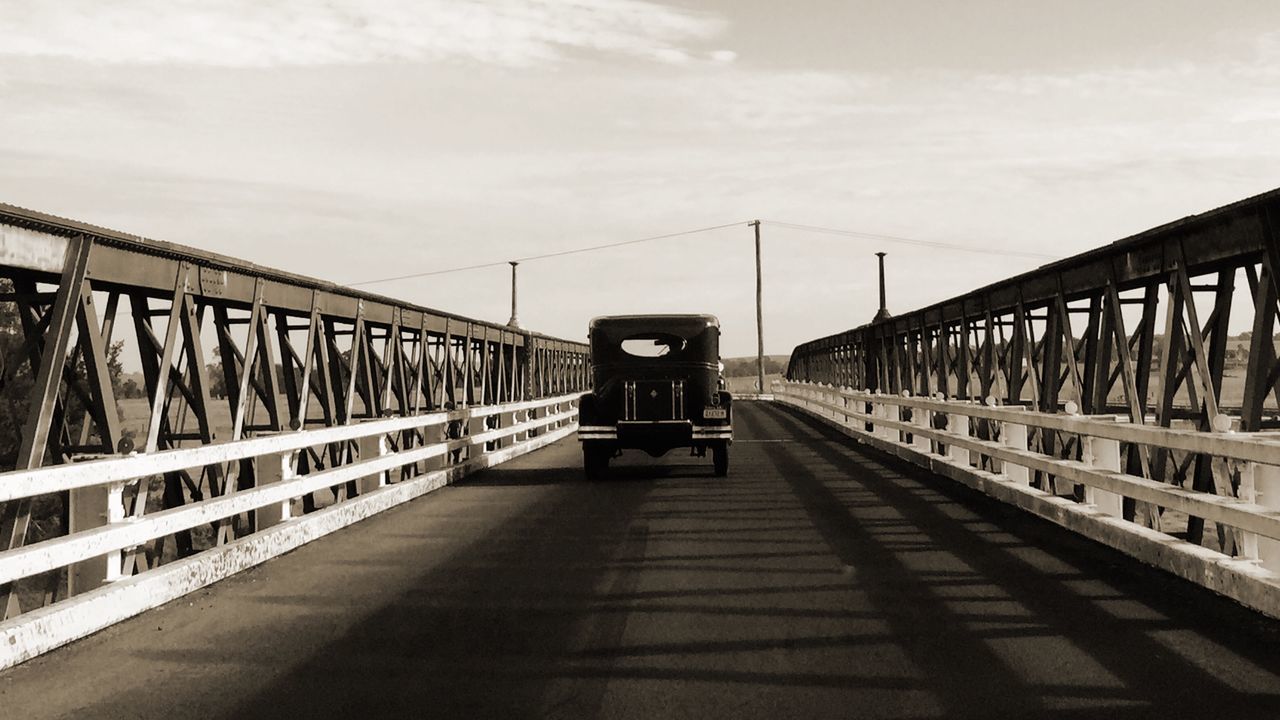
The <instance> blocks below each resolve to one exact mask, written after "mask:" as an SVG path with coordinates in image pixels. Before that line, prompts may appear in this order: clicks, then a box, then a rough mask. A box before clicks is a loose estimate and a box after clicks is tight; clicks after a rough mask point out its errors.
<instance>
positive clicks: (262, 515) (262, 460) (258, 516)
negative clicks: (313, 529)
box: [253, 451, 298, 531]
mask: <svg viewBox="0 0 1280 720" xmlns="http://www.w3.org/2000/svg"><path fill="white" fill-rule="evenodd" d="M297 460H298V453H297V452H296V451H295V452H287V453H278V454H273V455H263V456H261V457H259V458H257V467H256V468H254V477H255V478H256V484H257V485H258V486H263V485H269V484H271V483H278V482H286V481H289V480H292V479H294V478H295V477H297V474H296V473H295V472H294V471H293V468H294V466H295V465H296V463H297ZM292 506H293V501H292V500H285V501H283V502H280V503H273V504H271V505H267V506H264V507H260V508H258V509H257V510H254V511H253V526H254V530H256V531H262V530H265V529H266V528H269V527H271V526H272V525H279V524H280V523H282V522H284V521H286V520H288V519H289V518H291V517H292V516H293V509H292Z"/></svg>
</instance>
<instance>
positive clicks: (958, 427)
mask: <svg viewBox="0 0 1280 720" xmlns="http://www.w3.org/2000/svg"><path fill="white" fill-rule="evenodd" d="M947 430H948V431H950V432H953V433H955V434H957V435H961V436H963V437H969V416H968V415H961V414H960V413H957V412H955V411H954V410H953V411H951V412H949V413H947ZM947 455H948V456H949V457H950V458H951V459H952V460H955V461H956V462H958V463H962V464H965V465H971V464H973V456H972V454H971V453H970V451H969V449H968V448H964V447H960V446H959V445H956V444H955V443H952V444H949V445H947Z"/></svg>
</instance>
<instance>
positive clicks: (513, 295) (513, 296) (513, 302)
mask: <svg viewBox="0 0 1280 720" xmlns="http://www.w3.org/2000/svg"><path fill="white" fill-rule="evenodd" d="M508 262H509V263H510V264H511V319H510V320H508V321H507V325H508V326H510V327H513V328H518V327H520V318H519V317H517V316H516V267H517V266H518V265H520V263H518V262H516V261H514V260H509V261H508Z"/></svg>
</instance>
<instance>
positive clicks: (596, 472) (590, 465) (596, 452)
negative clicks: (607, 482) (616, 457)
mask: <svg viewBox="0 0 1280 720" xmlns="http://www.w3.org/2000/svg"><path fill="white" fill-rule="evenodd" d="M612 455H613V451H612V448H608V447H600V446H598V445H596V444H595V443H583V444H582V469H583V471H584V472H585V473H586V476H587V479H588V480H603V479H604V478H605V476H606V475H608V474H609V458H610V457H611V456H612Z"/></svg>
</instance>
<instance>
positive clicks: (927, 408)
mask: <svg viewBox="0 0 1280 720" xmlns="http://www.w3.org/2000/svg"><path fill="white" fill-rule="evenodd" d="M773 395H774V399H775V401H777V402H781V403H784V404H787V405H791V406H793V407H796V408H799V409H801V410H804V411H805V412H807V413H809V414H811V415H814V416H816V417H819V418H820V419H822V420H825V421H827V422H828V423H831V424H833V425H836V426H837V427H839V428H840V429H841V430H842V431H843V432H844V433H845V434H847V435H849V436H851V437H853V438H855V439H857V440H859V441H861V442H865V443H867V444H870V445H873V446H875V447H877V448H879V449H881V450H884V451H887V452H891V453H893V454H895V455H897V456H899V457H901V458H903V459H906V460H909V461H911V462H913V463H915V464H917V465H920V466H922V467H926V468H929V469H930V470H932V471H934V472H936V473H938V474H941V475H944V476H947V477H950V478H952V479H955V480H959V481H961V482H963V483H965V484H967V485H970V486H971V487H974V488H976V489H978V490H980V491H982V492H984V493H986V494H988V495H991V496H993V497H996V498H998V499H1001V500H1004V501H1007V502H1010V503H1013V504H1017V505H1019V506H1021V507H1023V508H1025V509H1027V510H1030V511H1031V512H1034V513H1036V514H1038V515H1041V516H1043V517H1046V518H1048V519H1050V520H1052V521H1054V522H1056V523H1058V524H1060V525H1063V526H1065V527H1068V528H1071V529H1073V530H1076V531H1078V532H1081V533H1082V534H1085V535H1088V536H1089V537H1091V538H1093V539H1095V540H1098V541H1100V542H1103V543H1105V544H1108V545H1111V546H1112V547H1116V548H1118V549H1120V550H1122V551H1124V552H1127V553H1129V554H1131V555H1134V556H1136V557H1138V558H1140V559H1142V560H1144V561H1146V562H1149V563H1151V564H1153V565H1156V566H1158V567H1162V568H1164V569H1166V570H1169V571H1170V572H1174V573H1176V574H1178V575H1181V576H1183V577H1184V578H1187V579H1190V580H1193V581H1195V582H1198V583H1200V584H1202V585H1205V586H1206V587H1209V588H1211V589H1213V590H1216V591H1218V592H1221V593H1223V594H1225V595H1228V596H1230V597H1233V598H1235V599H1237V600H1239V601H1240V602H1242V603H1244V604H1246V605H1249V606H1251V607H1254V608H1256V609H1258V610H1261V611H1263V612H1266V613H1268V614H1270V615H1273V616H1277V617H1280V575H1278V573H1280V436H1277V435H1276V434H1275V433H1266V432H1261V433H1242V432H1232V431H1231V430H1230V423H1229V419H1228V418H1225V417H1222V418H1219V420H1220V422H1219V423H1215V425H1217V426H1218V427H1216V428H1215V431H1214V432H1201V431H1197V430H1190V429H1170V428H1160V427H1152V426H1148V425H1138V424H1133V423H1130V422H1129V419H1128V418H1127V417H1126V416H1114V415H1106V416H1096V415H1095V416H1082V415H1078V414H1071V413H1061V414H1050V413H1041V412H1034V411H1031V410H1028V409H1026V408H1023V407H1017V406H993V405H990V404H984V403H978V402H973V401H963V400H945V399H937V398H923V397H910V396H909V395H904V396H894V395H884V394H879V393H869V392H863V391H856V390H851V389H849V388H835V387H830V386H826V385H819V384H809V383H793V382H780V383H776V384H775V385H774V387H773ZM1037 431H1039V432H1040V433H1041V434H1043V433H1050V432H1052V433H1056V434H1057V435H1058V437H1059V439H1063V438H1074V439H1075V440H1076V441H1078V443H1079V446H1078V447H1079V453H1078V455H1079V458H1080V459H1078V460H1077V459H1064V458H1062V457H1059V456H1057V455H1054V454H1046V453H1043V452H1040V451H1039V450H1038V448H1039V447H1040V444H1039V443H1029V442H1028V440H1029V438H1032V437H1034V436H1035V435H1036V434H1037ZM978 435H983V436H984V437H978ZM1131 448H1136V452H1138V453H1139V454H1141V455H1144V456H1145V458H1146V462H1145V463H1144V466H1145V467H1152V466H1153V464H1154V463H1153V460H1152V458H1157V457H1161V456H1162V455H1161V454H1162V453H1169V452H1177V453H1181V454H1185V453H1194V454H1199V455H1203V456H1207V457H1208V458H1209V459H1210V462H1211V463H1212V474H1213V476H1214V480H1215V486H1216V492H1215V493H1209V492H1199V491H1196V490H1192V489H1189V488H1187V487H1181V486H1177V485H1173V484H1169V483H1166V482H1161V481H1159V480H1155V479H1149V478H1146V477H1141V476H1138V475H1133V474H1129V473H1127V472H1124V468H1125V464H1123V462H1122V461H1123V459H1124V458H1126V457H1127V456H1128V453H1129V452H1130V449H1131ZM1153 474H1154V473H1153ZM1037 479H1038V483H1036V485H1038V486H1033V481H1035V480H1037ZM1188 484H1189V483H1188ZM1077 485H1078V486H1082V487H1083V493H1082V497H1081V498H1078V499H1077V498H1076V497H1074V495H1075V493H1074V488H1075V486H1077ZM1125 498H1131V499H1133V500H1134V501H1136V513H1135V516H1134V518H1133V520H1125V519H1124V516H1123V507H1124V499H1125ZM1158 508H1167V509H1171V510H1175V511H1179V512H1181V513H1185V514H1186V515H1187V516H1193V517H1199V518H1204V519H1205V520H1209V521H1212V522H1214V523H1217V524H1219V525H1221V526H1223V527H1224V530H1225V532H1224V536H1223V537H1224V542H1223V544H1222V546H1221V547H1219V548H1207V547H1201V546H1200V545H1196V544H1193V543H1190V542H1187V541H1186V540H1183V539H1180V538H1178V537H1175V536H1174V535H1170V534H1168V533H1165V532H1162V531H1161V513H1160V511H1159V510H1158ZM1223 550H1226V551H1227V552H1223Z"/></svg>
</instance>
